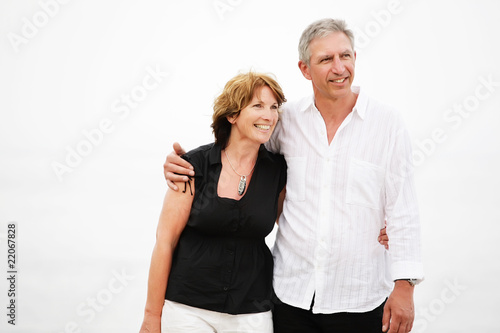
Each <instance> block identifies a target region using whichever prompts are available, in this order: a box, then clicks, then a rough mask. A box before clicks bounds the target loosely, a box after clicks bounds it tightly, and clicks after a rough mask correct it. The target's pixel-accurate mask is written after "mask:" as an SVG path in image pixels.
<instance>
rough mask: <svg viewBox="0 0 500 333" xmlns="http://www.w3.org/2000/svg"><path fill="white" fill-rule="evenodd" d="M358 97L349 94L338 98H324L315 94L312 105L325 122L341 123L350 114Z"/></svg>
mask: <svg viewBox="0 0 500 333" xmlns="http://www.w3.org/2000/svg"><path fill="white" fill-rule="evenodd" d="M357 98H358V95H356V94H355V93H354V92H350V93H348V94H346V95H345V96H342V97H338V98H335V99H334V98H325V97H323V96H320V95H316V94H315V98H314V99H315V100H314V104H315V105H316V108H317V109H318V111H319V112H320V113H321V116H322V117H323V119H324V120H325V122H327V123H330V122H334V123H339V124H340V123H342V121H344V119H345V118H346V117H347V115H348V114H349V113H351V111H352V109H353V108H354V105H356V100H357Z"/></svg>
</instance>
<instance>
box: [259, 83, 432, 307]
mask: <svg viewBox="0 0 500 333" xmlns="http://www.w3.org/2000/svg"><path fill="white" fill-rule="evenodd" d="M352 89H353V92H354V93H356V94H357V95H358V98H357V102H356V105H355V106H354V108H353V110H352V112H351V113H350V114H349V115H348V116H347V117H346V119H345V120H344V121H343V123H342V124H341V126H340V127H339V129H338V130H337V132H336V134H335V136H334V138H333V140H332V142H331V144H328V138H327V133H326V125H325V122H324V120H323V118H322V116H321V114H320V113H319V111H318V109H317V108H316V107H315V105H314V97H313V96H311V97H308V98H304V99H302V100H300V101H298V102H295V103H287V104H286V105H284V107H283V113H282V114H281V120H280V122H279V123H278V125H277V126H276V130H275V132H274V134H273V136H272V138H271V140H270V141H269V142H268V144H267V147H268V149H269V150H271V151H274V152H279V153H281V154H283V155H284V156H285V159H286V162H287V177H288V178H287V184H286V199H285V203H284V207H283V213H282V215H281V217H280V219H279V228H278V232H277V235H276V242H275V245H274V248H273V255H274V280H273V284H274V289H275V292H276V295H277V296H278V298H279V299H280V300H281V301H283V302H284V303H286V304H289V305H292V306H295V307H299V308H302V309H309V308H310V306H311V302H312V300H313V296H314V306H313V309H312V310H313V313H337V312H366V311H370V310H373V309H375V308H376V307H377V306H379V305H380V304H382V302H383V301H384V300H385V298H386V297H388V296H389V294H390V292H391V290H392V288H393V281H394V280H396V279H402V278H415V279H420V280H421V279H423V267H422V262H421V253H420V252H421V250H420V222H419V214H418V207H417V199H416V195H415V187H414V181H413V167H412V155H411V142H410V138H409V135H408V132H407V130H406V128H405V126H404V124H403V122H402V119H401V117H400V116H399V114H398V113H397V112H396V111H395V110H394V109H393V108H391V107H388V106H386V105H383V104H381V103H379V102H377V101H376V100H374V99H372V98H369V97H368V96H367V95H366V94H365V93H363V91H362V90H361V89H360V88H359V87H353V88H352ZM384 221H387V234H388V236H389V250H385V248H384V247H383V246H382V245H380V244H379V243H378V241H377V237H378V235H379V232H380V229H382V228H384V224H385V223H384Z"/></svg>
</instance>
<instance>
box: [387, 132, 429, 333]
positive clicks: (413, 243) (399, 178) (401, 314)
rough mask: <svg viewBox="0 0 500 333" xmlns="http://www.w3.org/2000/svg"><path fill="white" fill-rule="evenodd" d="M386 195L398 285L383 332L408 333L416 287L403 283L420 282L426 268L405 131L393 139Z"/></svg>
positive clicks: (409, 144)
mask: <svg viewBox="0 0 500 333" xmlns="http://www.w3.org/2000/svg"><path fill="white" fill-rule="evenodd" d="M385 195H386V205H385V212H386V217H387V235H388V236H389V239H390V240H391V246H390V249H389V255H390V256H391V275H392V279H393V280H394V281H395V283H394V289H393V291H392V293H391V295H390V296H389V299H388V300H387V302H386V304H385V307H384V315H383V320H382V325H383V331H384V332H385V331H387V330H389V331H388V332H389V333H407V332H409V331H410V330H411V327H412V326H413V320H414V317H415V310H414V305H413V290H414V286H412V285H411V284H410V283H409V282H408V281H402V280H400V279H417V280H418V281H420V280H422V279H423V268H422V262H421V253H420V221H419V213H418V205H417V200H416V191H415V186H414V181H413V163H412V153H411V142H410V138H409V135H408V133H407V131H406V129H404V128H403V127H401V128H400V129H399V130H398V131H397V132H396V133H395V134H394V137H393V138H391V147H390V153H389V156H388V171H387V174H386V184H385ZM396 280H400V281H396Z"/></svg>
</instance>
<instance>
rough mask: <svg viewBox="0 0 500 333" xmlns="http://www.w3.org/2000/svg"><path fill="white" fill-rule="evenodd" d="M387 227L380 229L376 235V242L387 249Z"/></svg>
mask: <svg viewBox="0 0 500 333" xmlns="http://www.w3.org/2000/svg"><path fill="white" fill-rule="evenodd" d="M386 229H387V227H385V228H384V229H380V234H379V235H378V242H379V243H380V244H381V245H383V246H384V247H385V249H386V250H389V236H387V230H386Z"/></svg>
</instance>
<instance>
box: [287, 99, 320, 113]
mask: <svg viewBox="0 0 500 333" xmlns="http://www.w3.org/2000/svg"><path fill="white" fill-rule="evenodd" d="M313 102H314V97H313V95H309V96H305V97H302V98H300V99H297V100H293V101H290V102H286V103H285V104H284V105H283V113H285V114H289V113H299V112H303V111H305V110H307V108H309V107H310V106H311V105H312V104H313Z"/></svg>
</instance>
